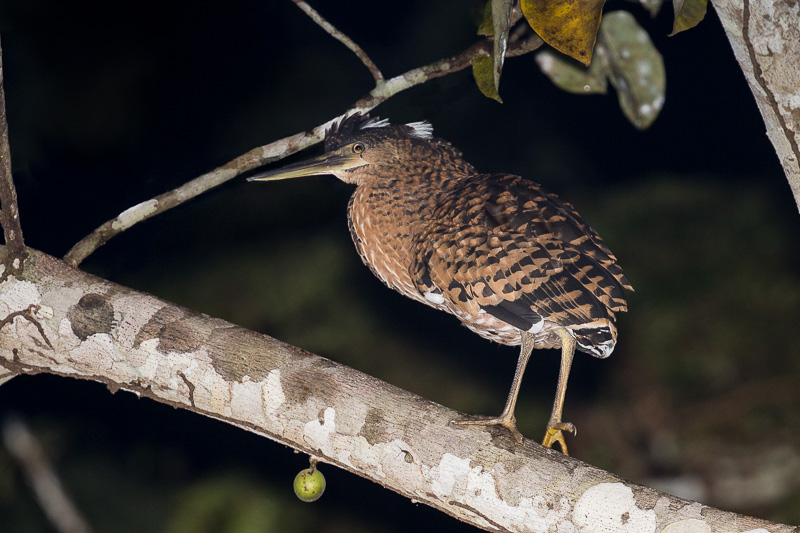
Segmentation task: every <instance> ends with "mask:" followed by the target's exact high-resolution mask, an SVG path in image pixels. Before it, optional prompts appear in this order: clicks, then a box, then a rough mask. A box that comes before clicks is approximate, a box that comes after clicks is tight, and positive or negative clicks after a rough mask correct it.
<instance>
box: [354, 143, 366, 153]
mask: <svg viewBox="0 0 800 533" xmlns="http://www.w3.org/2000/svg"><path fill="white" fill-rule="evenodd" d="M366 149H367V147H366V146H365V145H364V144H362V143H356V144H354V145H353V153H354V154H363V153H364V151H365V150H366Z"/></svg>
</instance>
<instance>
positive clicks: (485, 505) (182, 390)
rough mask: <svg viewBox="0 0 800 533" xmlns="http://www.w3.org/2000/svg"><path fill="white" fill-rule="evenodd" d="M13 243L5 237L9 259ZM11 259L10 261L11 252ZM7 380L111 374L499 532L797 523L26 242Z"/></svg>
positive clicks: (754, 528) (4, 345)
mask: <svg viewBox="0 0 800 533" xmlns="http://www.w3.org/2000/svg"><path fill="white" fill-rule="evenodd" d="M5 254H6V249H5V248H4V247H3V248H0V259H4V258H5ZM0 268H3V267H0ZM1 279H2V283H0V383H2V381H3V380H7V379H9V378H10V377H13V376H15V375H20V374H37V373H41V372H45V373H51V374H57V375H61V376H67V377H74V378H81V379H90V380H94V381H99V382H102V383H105V384H106V385H107V386H108V388H109V389H110V390H111V391H112V392H116V391H117V390H120V389H122V390H126V391H130V392H133V393H134V394H137V395H138V396H141V397H147V398H150V399H153V400H156V401H158V402H162V403H165V404H168V405H172V406H174V407H180V408H184V409H188V410H190V411H193V412H196V413H199V414H203V415H206V416H209V417H212V418H215V419H218V420H220V421H223V422H226V423H229V424H233V425H235V426H238V427H241V428H243V429H246V430H248V431H252V432H254V433H257V434H259V435H263V436H265V437H267V438H270V439H273V440H276V441H278V442H281V443H284V444H286V445H288V446H291V447H293V448H295V449H297V450H300V451H302V452H305V453H308V454H310V455H313V456H315V457H318V458H319V460H320V461H322V462H326V463H330V464H334V465H336V466H339V467H341V468H344V469H346V470H349V471H351V472H354V473H356V474H358V475H361V476H364V477H366V478H369V479H371V480H373V481H375V482H377V483H379V484H381V485H383V486H384V487H387V488H390V489H392V490H394V491H396V492H398V493H400V494H403V495H405V496H407V497H408V498H410V499H412V500H416V501H420V502H423V503H426V504H428V505H431V506H433V507H435V508H437V509H440V510H442V511H444V512H446V513H448V514H450V515H452V516H454V517H456V518H458V519H461V520H464V521H466V522H469V523H472V524H474V525H476V526H478V527H481V528H484V529H486V530H489V531H576V532H577V531H581V532H590V531H592V532H593V531H622V532H624V531H630V532H637V533H647V532H657V531H669V532H671V533H675V532H711V531H726V532H741V531H749V532H754V533H755V532H759V533H763V532H778V531H780V532H788V531H794V532H795V533H797V531H798V530H797V529H793V528H791V527H790V526H784V525H780V524H774V523H770V522H766V521H763V520H758V519H754V518H749V517H744V516H741V515H736V514H734V513H729V512H724V511H719V510H717V509H713V508H710V507H708V506H705V505H702V504H699V503H695V502H691V501H687V500H682V499H679V498H676V497H674V496H670V495H668V494H664V493H660V492H658V491H655V490H653V489H649V488H646V487H642V486H639V485H636V484H633V483H630V482H627V481H625V480H623V479H620V478H618V477H616V476H614V475H613V474H610V473H607V472H604V471H602V470H599V469H597V468H595V467H593V466H591V465H588V464H585V463H583V462H581V461H579V460H577V459H574V458H570V457H565V456H563V455H562V454H560V453H559V452H556V451H553V450H549V449H546V448H543V447H542V446H540V445H539V444H536V443H534V442H532V441H529V440H526V441H525V442H524V443H523V444H521V445H516V444H515V443H514V440H513V439H512V438H511V436H510V434H508V432H506V431H505V430H502V429H497V428H492V429H488V428H475V427H472V428H464V427H452V426H450V425H448V421H449V420H451V419H453V418H457V417H458V416H459V413H456V412H454V411H452V410H450V409H447V408H445V407H443V406H441V405H438V404H435V403H433V402H430V401H428V400H425V399H424V398H421V397H419V396H415V395H413V394H411V393H409V392H406V391H404V390H401V389H398V388H397V387H394V386H392V385H389V384H387V383H384V382H381V381H380V380H378V379H375V378H373V377H370V376H368V375H365V374H362V373H360V372H358V371H356V370H354V369H352V368H349V367H346V366H344V365H340V364H337V363H335V362H333V361H330V360H328V359H325V358H323V357H319V356H316V355H314V354H311V353H309V352H306V351H304V350H301V349H299V348H295V347H293V346H289V345H287V344H284V343H282V342H280V341H277V340H275V339H272V338H270V337H268V336H266V335H262V334H259V333H255V332H252V331H249V330H246V329H244V328H241V327H238V326H235V325H233V324H230V323H228V322H225V321H223V320H220V319H216V318H212V317H209V316H207V315H203V314H200V313H197V312H195V311H191V310H189V309H185V308H182V307H179V306H176V305H173V304H170V303H168V302H165V301H163V300H159V299H158V298H156V297H154V296H151V295H149V294H144V293H140V292H136V291H133V290H131V289H128V288H125V287H122V286H119V285H116V284H114V283H111V282H108V281H105V280H103V279H100V278H97V277H95V276H92V275H89V274H86V273H84V272H82V271H80V270H77V269H74V268H72V267H70V266H68V265H67V264H66V263H64V262H63V261H60V260H58V259H55V258H53V257H50V256H48V255H45V254H43V253H41V252H36V251H33V250H30V257H29V260H28V261H27V262H26V265H25V269H24V271H23V273H22V275H21V276H20V277H19V278H18V277H16V276H15V275H13V274H12V273H11V272H9V271H4V272H3V273H2V278H1Z"/></svg>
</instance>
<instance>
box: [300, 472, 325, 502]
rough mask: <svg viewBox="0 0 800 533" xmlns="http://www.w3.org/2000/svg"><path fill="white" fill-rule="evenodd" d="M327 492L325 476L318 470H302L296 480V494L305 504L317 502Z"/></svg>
mask: <svg viewBox="0 0 800 533" xmlns="http://www.w3.org/2000/svg"><path fill="white" fill-rule="evenodd" d="M323 492H325V476H323V475H322V472H320V471H319V470H317V469H316V468H313V467H312V468H306V469H305V470H301V471H300V473H299V474H297V476H295V478H294V493H295V494H297V497H298V498H300V499H301V500H303V501H304V502H315V501H317V500H319V498H320V496H322V493H323Z"/></svg>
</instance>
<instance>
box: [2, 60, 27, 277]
mask: <svg viewBox="0 0 800 533" xmlns="http://www.w3.org/2000/svg"><path fill="white" fill-rule="evenodd" d="M0 204H2V209H1V210H0V224H2V226H3V235H4V236H5V240H6V246H8V248H9V252H10V253H9V254H8V257H9V259H10V260H11V261H10V262H9V265H7V268H8V267H10V268H11V269H12V270H13V271H17V272H19V271H21V270H22V264H21V262H22V261H24V260H25V257H26V256H27V254H26V251H25V241H24V240H23V238H22V226H21V225H20V223H19V208H18V207H17V190H16V188H15V187H14V179H13V177H12V175H11V149H10V148H9V144H8V121H7V120H6V95H5V90H4V89H3V47H2V46H1V45H0ZM4 275H5V273H4Z"/></svg>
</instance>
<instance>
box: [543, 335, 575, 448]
mask: <svg viewBox="0 0 800 533" xmlns="http://www.w3.org/2000/svg"><path fill="white" fill-rule="evenodd" d="M555 331H556V333H557V334H558V336H559V337H560V338H561V370H560V372H559V374H558V386H557V387H556V399H555V401H554V402H553V412H552V413H551V414H550V422H548V423H547V432H546V433H545V434H544V440H543V441H542V445H544V446H547V447H548V448H552V446H553V444H555V443H556V442H557V443H558V444H559V446H561V451H562V452H564V455H569V453H568V452H567V442H566V441H565V440H564V433H563V432H564V431H569V432H570V433H573V434H575V433H576V432H577V430H576V429H575V426H574V425H572V424H571V423H569V422H562V421H561V413H562V411H563V409H564V398H565V397H566V394H567V379H569V370H570V367H571V366H572V357H573V356H574V355H575V337H573V336H572V333H570V332H569V330H567V328H558V329H556V330H555Z"/></svg>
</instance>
